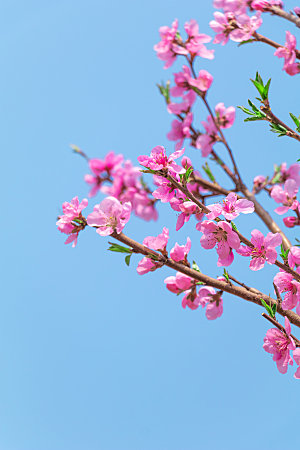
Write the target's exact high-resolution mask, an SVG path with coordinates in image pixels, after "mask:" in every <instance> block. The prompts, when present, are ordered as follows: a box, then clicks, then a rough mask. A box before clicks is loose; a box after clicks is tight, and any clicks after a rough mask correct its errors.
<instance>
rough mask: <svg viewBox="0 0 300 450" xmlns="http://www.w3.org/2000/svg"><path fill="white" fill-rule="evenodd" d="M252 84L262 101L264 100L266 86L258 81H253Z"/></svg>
mask: <svg viewBox="0 0 300 450" xmlns="http://www.w3.org/2000/svg"><path fill="white" fill-rule="evenodd" d="M251 81H252V83H253V84H254V86H255V87H256V89H257V90H258V92H259V94H260V95H261V98H262V100H265V99H264V85H263V83H260V82H258V81H256V80H251Z"/></svg>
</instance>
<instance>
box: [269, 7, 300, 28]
mask: <svg viewBox="0 0 300 450" xmlns="http://www.w3.org/2000/svg"><path fill="white" fill-rule="evenodd" d="M268 11H269V12H270V13H271V14H274V15H275V16H279V17H282V18H283V19H286V20H289V21H290V22H292V23H294V24H295V25H296V27H298V28H300V17H298V16H296V15H295V14H292V13H288V12H287V11H284V9H281V8H279V6H270V7H269V8H268Z"/></svg>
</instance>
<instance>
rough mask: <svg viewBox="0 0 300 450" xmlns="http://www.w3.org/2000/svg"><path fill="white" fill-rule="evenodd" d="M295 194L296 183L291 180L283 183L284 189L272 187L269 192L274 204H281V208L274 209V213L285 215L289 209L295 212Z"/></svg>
mask: <svg viewBox="0 0 300 450" xmlns="http://www.w3.org/2000/svg"><path fill="white" fill-rule="evenodd" d="M297 192H298V186H297V183H296V182H295V181H294V180H291V179H290V180H287V181H286V182H285V183H284V188H282V187H281V186H280V185H276V186H274V187H273V188H272V191H271V197H272V198H273V200H275V202H276V203H282V204H283V206H279V207H278V208H276V209H275V212H277V214H285V213H286V212H288V211H289V209H292V210H296V209H297V208H298V206H299V202H298V201H297V199H296V196H297Z"/></svg>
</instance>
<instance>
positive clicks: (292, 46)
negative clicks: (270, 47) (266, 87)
mask: <svg viewBox="0 0 300 450" xmlns="http://www.w3.org/2000/svg"><path fill="white" fill-rule="evenodd" d="M296 45H297V41H296V38H295V36H294V35H293V34H292V33H290V32H289V31H286V41H285V45H284V47H279V48H278V49H277V50H276V51H275V53H274V55H275V56H278V58H283V59H284V65H283V70H285V71H286V73H287V74H288V75H296V74H297V73H299V72H300V64H299V63H297V62H296V51H295V50H296Z"/></svg>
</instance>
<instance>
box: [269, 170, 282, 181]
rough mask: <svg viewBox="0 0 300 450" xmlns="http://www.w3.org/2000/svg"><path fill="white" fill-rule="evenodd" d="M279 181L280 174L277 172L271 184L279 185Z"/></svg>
mask: <svg viewBox="0 0 300 450" xmlns="http://www.w3.org/2000/svg"><path fill="white" fill-rule="evenodd" d="M280 180H281V173H280V172H279V173H277V174H276V175H275V177H274V178H273V179H272V181H271V184H276V183H279V181H280Z"/></svg>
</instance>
